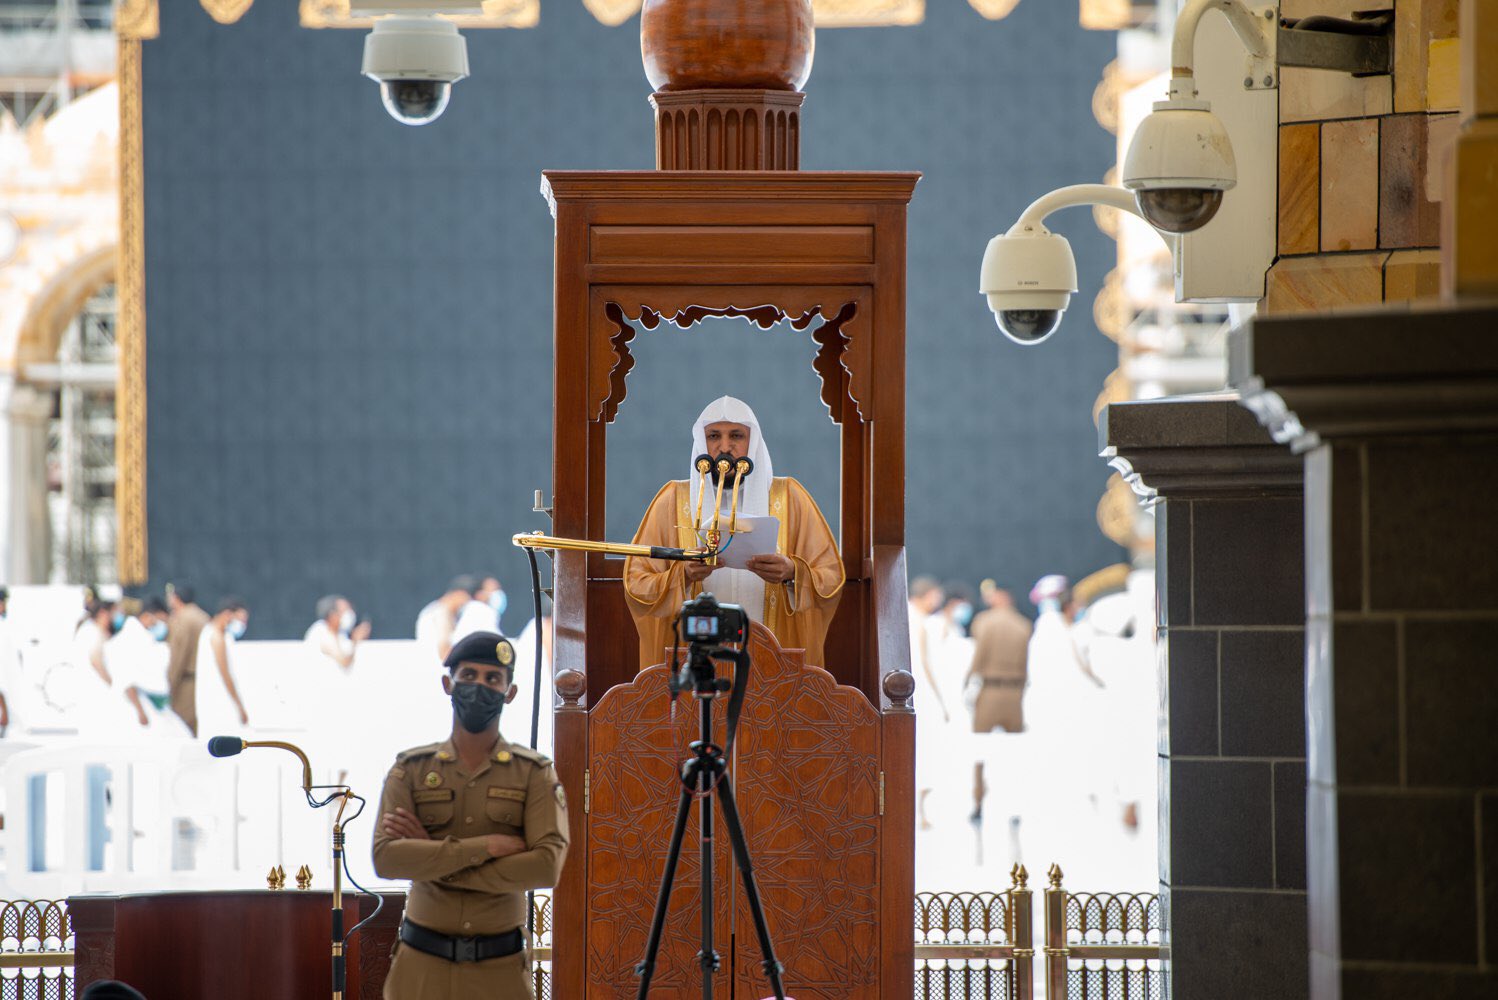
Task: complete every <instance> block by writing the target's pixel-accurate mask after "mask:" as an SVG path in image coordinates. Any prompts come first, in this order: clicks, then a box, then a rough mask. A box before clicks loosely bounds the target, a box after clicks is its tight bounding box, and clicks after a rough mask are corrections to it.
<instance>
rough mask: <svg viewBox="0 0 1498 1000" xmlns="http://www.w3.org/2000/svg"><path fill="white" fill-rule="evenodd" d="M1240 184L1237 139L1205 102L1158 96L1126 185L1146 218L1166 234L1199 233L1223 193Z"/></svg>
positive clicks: (1134, 147) (1133, 152)
mask: <svg viewBox="0 0 1498 1000" xmlns="http://www.w3.org/2000/svg"><path fill="white" fill-rule="evenodd" d="M1237 183H1238V169H1237V165H1236V163H1235V162H1234V160H1233V144H1232V142H1231V141H1230V140H1229V139H1228V133H1227V129H1226V128H1224V127H1223V124H1222V121H1221V120H1220V119H1219V118H1218V117H1217V116H1216V115H1214V114H1213V113H1212V107H1211V105H1210V104H1208V103H1207V102H1206V101H1201V100H1197V99H1195V98H1193V97H1184V96H1176V95H1175V94H1174V93H1173V94H1172V95H1171V97H1170V99H1169V100H1165V101H1157V102H1156V103H1155V106H1154V111H1153V112H1152V113H1151V114H1150V115H1149V117H1147V118H1145V119H1144V121H1143V122H1141V123H1140V125H1139V128H1138V130H1137V131H1136V132H1135V133H1134V141H1133V142H1132V143H1131V144H1130V145H1129V152H1128V155H1127V156H1126V157H1125V159H1124V169H1123V186H1124V187H1125V188H1127V189H1128V190H1130V191H1133V192H1134V196H1135V198H1136V199H1137V200H1138V203H1139V211H1140V214H1142V215H1143V216H1144V219H1145V221H1146V222H1148V223H1149V224H1150V225H1152V226H1154V227H1155V228H1156V229H1163V230H1164V231H1165V232H1167V233H1190V232H1195V231H1196V230H1198V229H1200V228H1201V227H1202V226H1205V225H1206V224H1207V223H1208V222H1210V221H1212V217H1213V216H1214V215H1216V214H1217V209H1218V208H1219V207H1221V205H1222V193H1223V192H1224V191H1227V190H1228V189H1230V188H1232V187H1233V185H1235V184H1237Z"/></svg>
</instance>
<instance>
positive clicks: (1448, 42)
mask: <svg viewBox="0 0 1498 1000" xmlns="http://www.w3.org/2000/svg"><path fill="white" fill-rule="evenodd" d="M1427 65H1428V69H1427V71H1426V74H1427V75H1426V82H1425V99H1426V106H1427V107H1429V108H1430V110H1432V111H1455V110H1456V109H1457V108H1459V107H1460V106H1461V102H1462V88H1461V39H1458V38H1437V39H1436V40H1435V41H1433V42H1431V43H1430V55H1429V58H1428V64H1427Z"/></svg>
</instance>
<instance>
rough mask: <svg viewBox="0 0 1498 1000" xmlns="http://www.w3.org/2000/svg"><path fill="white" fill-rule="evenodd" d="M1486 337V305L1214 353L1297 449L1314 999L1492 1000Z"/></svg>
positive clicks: (1490, 316) (1490, 349)
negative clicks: (1300, 461) (1301, 483)
mask: <svg viewBox="0 0 1498 1000" xmlns="http://www.w3.org/2000/svg"><path fill="white" fill-rule="evenodd" d="M1495 331H1498V308H1495V307H1493V306H1488V307H1486V308H1471V307H1468V308H1464V309H1446V310H1439V311H1438V310H1424V311H1411V312H1393V311H1385V312H1378V313H1368V314H1361V315H1359V314H1341V315H1332V316H1306V317H1284V318H1270V319H1260V320H1256V321H1254V322H1253V323H1252V324H1250V325H1249V326H1246V327H1244V328H1240V329H1239V330H1237V331H1235V332H1234V333H1233V335H1232V337H1231V339H1230V362H1229V378H1230V380H1231V381H1232V383H1233V384H1234V385H1237V386H1239V387H1241V391H1242V393H1243V397H1244V403H1245V405H1247V406H1249V407H1250V408H1252V409H1253V410H1254V411H1255V412H1256V413H1257V414H1258V415H1259V417H1260V419H1261V420H1262V421H1263V422H1264V423H1265V424H1266V425H1267V426H1268V427H1269V428H1270V429H1271V430H1272V431H1273V432H1274V434H1275V436H1276V438H1277V439H1279V440H1282V441H1285V442H1286V443H1289V444H1292V445H1293V446H1294V448H1295V449H1296V450H1297V451H1301V452H1303V453H1304V456H1305V502H1306V519H1305V525H1306V529H1305V530H1306V567H1307V581H1306V583H1307V586H1306V595H1307V602H1308V603H1307V610H1308V619H1307V646H1306V649H1307V657H1308V661H1307V704H1306V711H1307V718H1308V720H1309V734H1308V747H1307V749H1308V757H1309V760H1308V767H1309V776H1310V788H1309V810H1308V823H1307V826H1308V838H1309V845H1310V852H1309V858H1308V881H1309V886H1310V895H1309V905H1310V922H1311V949H1312V951H1311V982H1312V992H1311V995H1312V997H1313V998H1314V1000H1342V998H1347V1000H1385V998H1395V997H1398V998H1408V997H1419V998H1420V1000H1443V998H1448V997H1449V998H1455V997H1463V998H1467V997H1478V996H1485V997H1490V996H1495V995H1498V969H1495V967H1494V965H1493V961H1494V959H1495V957H1498V791H1495V789H1498V516H1495V512H1494V506H1495V505H1494V501H1495V497H1498V340H1495V338H1494V332H1495ZM1284 586H1285V588H1286V589H1289V588H1290V587H1291V584H1290V583H1289V582H1286V583H1285V585H1284Z"/></svg>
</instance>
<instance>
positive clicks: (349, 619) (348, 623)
mask: <svg viewBox="0 0 1498 1000" xmlns="http://www.w3.org/2000/svg"><path fill="white" fill-rule="evenodd" d="M357 624H359V616H358V615H356V614H354V612H353V609H349V610H348V611H345V612H344V613H343V614H342V615H341V616H340V617H339V619H338V631H340V632H342V633H343V634H344V635H348V634H349V633H350V632H352V631H353V630H354V626H355V625H357Z"/></svg>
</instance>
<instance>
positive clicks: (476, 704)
mask: <svg viewBox="0 0 1498 1000" xmlns="http://www.w3.org/2000/svg"><path fill="white" fill-rule="evenodd" d="M452 701H453V713H454V714H455V715H457V717H458V724H459V725H461V726H462V727H463V728H464V729H466V730H468V731H469V732H470V733H482V732H483V731H484V730H485V729H488V728H489V726H490V724H491V723H493V722H494V720H495V719H497V718H499V713H500V710H501V709H503V708H504V707H505V696H504V695H503V694H502V693H500V692H499V691H496V690H494V689H493V688H492V687H489V686H488V685H487V684H454V685H453V693H452Z"/></svg>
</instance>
